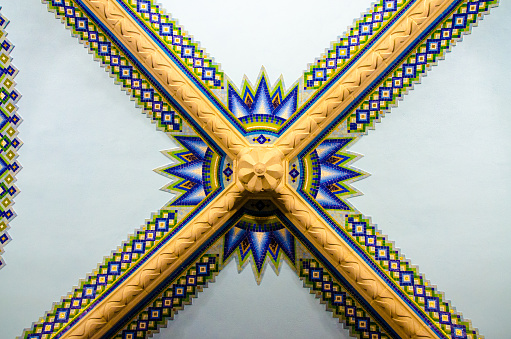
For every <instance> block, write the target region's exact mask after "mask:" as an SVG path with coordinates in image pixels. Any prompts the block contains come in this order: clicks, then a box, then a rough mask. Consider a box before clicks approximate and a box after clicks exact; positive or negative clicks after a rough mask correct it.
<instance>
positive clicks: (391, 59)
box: [275, 0, 460, 159]
mask: <svg viewBox="0 0 511 339" xmlns="http://www.w3.org/2000/svg"><path fill="white" fill-rule="evenodd" d="M458 2H460V1H459V0H449V1H444V0H422V1H417V2H415V3H413V4H412V5H411V6H410V8H409V9H408V10H407V11H406V13H404V14H403V15H402V16H401V17H400V18H399V19H398V20H397V21H396V22H395V23H393V24H392V26H391V27H390V28H389V29H388V30H387V31H386V32H385V33H384V34H383V35H382V36H381V37H380V38H379V39H378V40H377V41H376V42H375V44H374V45H372V46H371V47H370V49H369V50H367V51H365V53H364V54H363V55H362V57H361V58H360V59H359V60H357V61H356V62H355V63H354V64H353V65H352V66H351V67H350V68H348V69H347V70H343V72H344V73H340V74H339V75H338V76H334V77H332V80H331V81H329V82H328V83H326V84H325V85H324V86H323V88H322V89H320V90H318V91H317V92H316V94H315V96H314V97H313V98H312V99H310V100H309V101H308V102H307V103H306V104H305V105H304V106H303V107H302V108H301V110H303V109H306V111H305V112H304V113H303V114H302V115H301V117H300V118H299V119H297V120H296V121H295V122H294V123H293V125H292V126H291V127H290V128H288V129H287V130H286V131H285V132H284V133H283V135H282V136H281V137H280V138H279V139H278V140H277V141H276V142H275V145H276V146H277V147H279V148H280V150H281V151H282V152H283V153H284V155H285V156H286V157H287V158H288V159H292V158H293V157H295V156H296V155H298V154H299V153H300V152H301V151H302V150H303V149H304V148H305V147H306V146H307V145H310V144H311V142H312V141H313V140H314V139H315V138H316V137H317V136H318V135H319V134H320V133H321V131H323V129H325V128H326V127H327V126H329V125H330V124H331V123H332V122H334V121H335V120H336V119H337V120H338V118H341V119H342V118H345V117H346V116H347V115H348V113H349V112H350V111H351V109H353V107H356V106H354V104H355V103H356V102H357V101H359V100H361V99H362V98H363V96H364V94H365V93H366V92H367V91H368V90H369V89H370V88H371V86H372V85H373V84H374V83H377V82H379V81H381V79H382V76H383V75H384V74H386V73H387V72H388V71H389V70H391V69H393V68H394V67H396V64H398V62H399V60H400V59H401V57H402V55H403V53H405V54H406V51H407V50H410V49H412V48H413V47H414V46H416V45H417V44H419V43H420V42H421V41H422V39H424V38H425V36H424V32H426V31H427V30H428V28H430V27H434V26H436V24H437V22H438V20H439V18H440V17H443V16H445V15H447V14H448V13H449V12H450V11H452V9H453V4H456V3H458ZM298 114H300V113H298Z"/></svg>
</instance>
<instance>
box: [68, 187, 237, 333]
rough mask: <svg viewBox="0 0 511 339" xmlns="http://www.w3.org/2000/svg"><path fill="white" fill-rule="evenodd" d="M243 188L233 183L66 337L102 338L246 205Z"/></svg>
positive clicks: (85, 316)
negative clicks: (240, 206)
mask: <svg viewBox="0 0 511 339" xmlns="http://www.w3.org/2000/svg"><path fill="white" fill-rule="evenodd" d="M243 191H244V190H243V188H241V189H240V188H239V187H238V186H237V185H236V184H234V183H233V184H231V185H230V186H229V187H227V188H226V189H225V190H224V191H223V192H222V193H221V194H220V195H219V196H218V197H216V198H215V199H214V200H213V201H212V202H211V203H210V204H209V205H208V208H207V209H205V210H204V211H203V212H202V213H200V214H198V215H197V216H196V217H195V218H193V219H192V220H190V221H189V223H188V225H187V226H186V227H184V228H183V229H181V230H180V231H179V232H178V233H177V234H175V235H174V236H173V237H172V239H170V240H169V242H168V243H167V244H166V245H165V246H163V247H162V248H161V249H159V250H158V252H156V253H155V254H153V256H152V257H151V258H150V259H149V260H147V261H146V262H145V263H144V264H143V265H142V266H141V267H139V268H138V269H137V270H136V272H134V273H133V274H132V275H131V276H130V277H129V278H128V279H127V280H126V281H125V282H124V283H123V284H122V286H120V287H119V288H117V289H116V290H115V291H114V292H113V293H111V294H110V295H108V296H107V297H106V298H105V299H103V300H102V301H101V302H100V303H99V304H98V305H97V306H96V307H95V309H94V310H93V311H91V312H89V313H87V314H86V315H84V317H83V318H82V319H81V320H80V321H79V322H78V323H77V324H76V325H75V326H73V327H72V328H71V329H70V330H69V331H68V332H67V333H65V334H64V336H63V337H66V338H102V337H103V335H104V333H105V332H107V330H108V329H109V328H110V326H111V325H113V324H115V323H116V322H117V321H119V320H120V319H121V318H122V317H123V316H124V315H125V314H126V313H128V312H129V311H130V310H131V308H132V307H133V306H135V305H136V304H137V303H138V302H139V301H141V300H142V299H143V298H144V297H146V296H147V294H148V292H150V291H152V290H153V289H155V288H156V287H157V286H158V285H159V284H160V283H161V282H162V281H163V280H164V279H165V278H166V277H168V276H169V275H170V274H171V273H172V272H173V271H175V270H177V269H178V268H179V267H180V266H181V265H182V264H183V262H184V261H186V259H187V258H188V257H190V256H191V255H192V254H193V253H194V252H195V251H196V250H197V249H198V248H199V247H200V246H201V245H202V244H203V243H204V242H205V241H207V240H208V239H209V238H210V237H212V235H213V234H214V233H215V232H216V231H218V229H219V228H220V227H221V226H222V225H224V224H225V223H226V222H227V221H228V220H229V219H230V218H231V217H232V216H233V215H234V213H235V212H236V209H235V208H234V207H235V206H236V205H243V204H244V203H245V201H246V195H245V194H243Z"/></svg>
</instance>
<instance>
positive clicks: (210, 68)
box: [123, 0, 224, 89]
mask: <svg viewBox="0 0 511 339" xmlns="http://www.w3.org/2000/svg"><path fill="white" fill-rule="evenodd" d="M123 7H124V8H125V9H127V10H129V11H130V12H131V13H133V14H135V15H136V16H137V18H138V19H139V20H142V21H143V22H144V23H145V25H146V26H147V27H149V28H150V30H151V31H152V32H153V34H154V36H155V37H157V38H158V39H159V40H160V41H161V42H163V43H164V44H165V45H166V46H167V47H168V48H169V50H171V51H173V52H174V54H175V55H176V56H177V58H178V59H179V60H180V61H181V63H182V64H184V65H186V66H187V67H188V69H189V70H190V71H192V72H193V73H194V74H195V75H196V76H197V77H198V78H199V79H201V80H202V82H203V83H204V84H205V85H206V86H207V87H209V88H211V89H215V88H223V87H224V74H223V73H222V72H221V71H220V69H219V66H218V65H217V64H215V63H214V62H213V60H212V59H211V58H210V57H209V56H208V55H207V54H206V52H205V51H204V50H203V49H201V47H200V46H199V43H198V42H195V41H194V40H193V38H192V37H191V36H189V35H187V34H186V32H185V31H184V29H183V28H182V27H181V26H179V25H178V24H177V21H176V20H174V19H172V18H171V17H170V16H169V15H167V14H166V13H165V11H164V10H163V9H162V8H161V7H160V6H159V5H157V4H155V3H154V1H152V0H138V1H137V0H130V1H126V3H125V4H123Z"/></svg>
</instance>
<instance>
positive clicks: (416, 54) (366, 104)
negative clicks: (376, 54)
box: [348, 0, 498, 133]
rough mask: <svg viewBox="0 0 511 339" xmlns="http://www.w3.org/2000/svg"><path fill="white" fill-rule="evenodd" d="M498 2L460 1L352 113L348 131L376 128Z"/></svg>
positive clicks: (495, 0)
mask: <svg viewBox="0 0 511 339" xmlns="http://www.w3.org/2000/svg"><path fill="white" fill-rule="evenodd" d="M497 4H498V0H491V1H488V0H476V1H466V2H463V3H462V4H461V5H459V6H458V7H457V8H456V10H455V11H454V12H453V14H452V15H451V16H450V17H448V18H447V19H446V20H444V21H442V22H441V23H440V24H439V25H438V26H437V28H436V30H434V31H433V33H432V34H430V35H429V36H428V38H427V39H425V40H424V41H423V42H422V44H420V45H419V46H418V47H417V48H416V49H415V50H414V51H413V52H411V53H410V54H409V55H408V56H407V57H406V58H404V60H403V61H402V62H401V64H400V66H399V67H397V68H396V69H395V70H394V71H393V72H392V73H391V74H390V75H389V76H388V77H387V78H386V79H385V80H384V81H383V82H382V83H381V84H380V86H379V87H376V88H375V89H374V90H373V91H372V92H371V93H370V94H369V95H368V96H367V97H366V98H365V99H364V101H363V102H362V103H361V104H360V105H359V106H358V107H357V108H356V110H355V111H354V112H353V113H352V114H351V115H350V116H349V118H348V132H350V133H359V132H366V131H367V129H368V128H374V123H375V122H377V121H379V120H380V119H381V118H382V117H383V116H384V114H385V113H386V112H389V110H390V108H391V107H394V106H396V105H397V102H398V100H400V99H402V97H403V96H404V95H405V94H406V93H407V92H408V91H409V90H411V89H413V86H414V84H417V83H420V79H421V77H422V76H425V75H426V72H427V71H428V70H430V69H431V68H432V67H433V66H434V65H436V64H437V62H438V60H441V59H443V58H444V57H445V55H446V53H447V52H449V51H450V50H451V48H452V47H453V46H455V45H456V43H457V42H458V41H461V40H462V38H463V35H464V34H468V33H470V30H471V28H472V26H474V25H477V21H478V20H479V19H482V17H483V16H484V15H485V14H487V13H488V12H489V9H490V8H492V7H495V6H496V5H497Z"/></svg>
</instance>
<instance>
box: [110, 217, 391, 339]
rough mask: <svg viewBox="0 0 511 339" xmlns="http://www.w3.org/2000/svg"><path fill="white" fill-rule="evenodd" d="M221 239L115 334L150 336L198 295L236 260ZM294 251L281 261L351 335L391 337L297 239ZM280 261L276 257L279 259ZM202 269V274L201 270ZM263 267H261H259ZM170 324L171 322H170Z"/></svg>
mask: <svg viewBox="0 0 511 339" xmlns="http://www.w3.org/2000/svg"><path fill="white" fill-rule="evenodd" d="M233 227H235V226H233ZM224 241H225V240H224V238H223V237H222V239H220V240H219V241H217V242H216V243H215V244H214V245H212V246H211V248H210V249H209V250H207V251H206V253H205V254H204V255H202V256H201V258H200V259H199V260H197V261H196V262H194V263H193V264H192V265H190V266H189V267H188V268H187V270H186V271H185V272H184V273H183V274H181V275H180V276H179V277H178V278H177V279H175V280H174V281H173V282H172V283H169V284H168V285H167V286H166V287H165V289H164V291H163V292H161V293H160V294H159V295H158V297H156V298H155V299H154V300H152V301H150V302H149V303H148V304H147V305H145V306H144V307H143V309H141V310H140V311H139V312H138V313H137V314H136V315H134V316H133V317H132V318H131V319H130V320H129V322H128V323H127V324H125V325H124V327H123V328H122V329H121V330H119V331H118V332H117V334H116V336H115V338H119V339H120V338H122V339H136V338H149V337H151V336H152V335H153V334H155V333H157V332H158V331H159V330H160V329H161V328H163V327H165V326H166V325H167V324H168V321H169V320H172V319H173V317H174V315H175V314H176V313H177V312H178V311H179V310H181V309H183V308H184V306H185V305H189V304H192V298H195V297H197V293H198V292H201V291H202V290H203V288H205V287H207V284H208V283H210V282H214V279H215V277H216V276H217V275H218V274H219V273H220V272H221V270H222V269H223V268H224V267H226V266H227V264H229V263H230V261H231V260H232V259H233V257H234V258H236V260H238V258H237V256H236V255H233V254H234V253H231V254H229V255H228V257H227V258H226V259H225V261H224V260H223V259H222V258H224V257H225V253H224ZM296 254H297V255H298V257H297V259H296V263H295V264H293V263H292V262H290V261H289V260H284V261H286V262H287V263H288V264H289V265H290V267H291V269H293V270H294V271H295V272H296V274H297V276H298V278H299V279H301V280H302V281H303V282H304V284H303V286H304V287H305V288H308V289H309V290H310V293H311V294H314V295H315V296H316V297H317V298H319V299H320V302H321V303H323V304H326V309H327V311H331V312H332V313H333V316H334V317H336V318H338V319H339V321H340V322H342V323H343V326H344V327H345V328H346V329H347V330H348V331H349V333H350V335H351V336H353V337H355V338H359V339H363V338H370V339H380V338H391V337H390V336H389V335H388V334H387V333H386V332H385V330H384V329H383V328H382V327H381V326H380V324H378V323H377V322H376V321H375V320H374V319H373V317H372V316H371V314H370V313H368V312H367V311H366V310H364V309H363V307H362V306H361V305H360V303H359V302H358V301H357V299H356V298H354V297H353V296H352V295H351V293H350V292H349V291H348V290H347V289H346V288H345V287H344V286H343V285H342V284H341V283H339V282H338V281H337V280H336V279H335V278H333V277H332V275H331V274H330V272H328V271H327V270H326V269H325V268H324V267H323V266H322V265H321V264H320V263H319V261H317V260H316V259H312V258H311V254H310V252H309V251H308V250H306V249H305V247H304V246H303V245H302V244H300V243H298V242H297V243H296ZM280 256H284V257H285V254H283V253H282V254H279V257H280ZM254 260H255V259H254V257H252V256H251V255H249V256H247V258H246V260H244V263H243V264H240V263H239V262H238V264H237V266H238V270H239V271H241V270H243V269H245V268H246V267H247V266H250V265H248V261H250V262H252V266H253V265H254ZM281 261H282V260H279V262H281ZM267 265H270V266H272V267H273V268H274V269H275V267H274V266H273V265H274V263H273V262H272V261H271V259H269V258H267V259H266V260H265V264H264V266H267ZM206 266H207V267H208V268H207V267H206ZM201 269H202V274H200V270H201ZM264 270H265V269H264V268H263V270H262V271H264ZM259 274H260V273H259ZM254 275H255V276H256V277H257V275H258V273H257V272H256V270H254ZM199 279H200V280H199ZM169 325H170V326H171V324H169Z"/></svg>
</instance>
